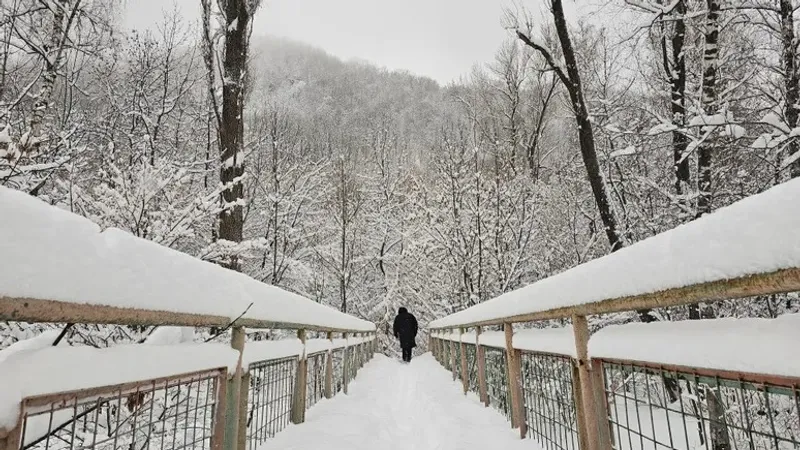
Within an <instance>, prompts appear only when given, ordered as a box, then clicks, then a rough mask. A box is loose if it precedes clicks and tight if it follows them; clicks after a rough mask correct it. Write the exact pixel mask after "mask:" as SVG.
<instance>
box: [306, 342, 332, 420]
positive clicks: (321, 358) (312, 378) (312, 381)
mask: <svg viewBox="0 0 800 450" xmlns="http://www.w3.org/2000/svg"><path fill="white" fill-rule="evenodd" d="M327 359H328V352H322V353H316V354H313V355H309V356H308V362H307V369H306V370H307V372H308V375H307V377H308V378H307V381H306V409H307V408H310V407H312V406H314V405H316V404H317V402H318V401H320V399H322V398H323V397H324V396H325V365H326V361H327Z"/></svg>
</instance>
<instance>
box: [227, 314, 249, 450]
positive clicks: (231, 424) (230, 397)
mask: <svg viewBox="0 0 800 450" xmlns="http://www.w3.org/2000/svg"><path fill="white" fill-rule="evenodd" d="M244 338H245V333H244V327H241V326H235V327H233V330H231V348H233V349H235V350H238V351H239V361H238V362H237V363H236V372H235V373H234V374H233V376H231V377H230V378H229V379H228V383H227V387H226V389H225V440H224V442H225V444H224V448H225V450H236V449H237V446H238V445H239V438H238V434H239V412H240V407H239V402H240V397H241V394H242V372H243V368H242V356H243V354H244ZM246 401H247V399H246V398H245V402H246Z"/></svg>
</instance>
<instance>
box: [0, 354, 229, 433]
mask: <svg viewBox="0 0 800 450" xmlns="http://www.w3.org/2000/svg"><path fill="white" fill-rule="evenodd" d="M238 359H239V352H238V351H236V350H234V349H232V348H230V347H229V346H227V345H225V344H214V343H208V344H180V345H135V344H129V345H119V346H115V347H110V348H102V349H96V348H93V347H88V346H84V347H69V346H66V347H62V346H58V347H44V348H38V349H35V350H24V351H19V352H14V353H13V354H11V355H10V356H8V358H6V359H5V361H4V362H3V363H2V368H0V429H3V428H4V429H6V430H7V429H10V428H12V427H13V426H14V425H15V424H16V423H17V420H18V419H19V415H20V403H21V402H22V400H23V399H24V398H27V397H32V396H40V395H47V394H54V393H59V392H74V391H78V390H84V389H89V388H96V387H100V386H110V385H117V384H123V383H130V382H138V381H141V380H148V379H155V378H162V377H172V376H176V375H178V374H188V373H193V372H200V371H207V370H212V369H223V368H224V369H226V370H227V371H228V372H229V373H233V372H234V371H235V370H236V367H237V361H238ZM55 374H57V375H55Z"/></svg>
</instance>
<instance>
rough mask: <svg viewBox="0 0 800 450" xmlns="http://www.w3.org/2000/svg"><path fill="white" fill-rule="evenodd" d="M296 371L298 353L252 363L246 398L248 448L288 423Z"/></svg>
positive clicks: (253, 446) (257, 444)
mask: <svg viewBox="0 0 800 450" xmlns="http://www.w3.org/2000/svg"><path fill="white" fill-rule="evenodd" d="M296 372H297V358H296V357H291V358H284V359H277V360H273V361H261V362H258V363H254V364H250V390H249V398H248V401H247V443H248V448H249V449H255V448H257V447H258V446H259V445H260V444H261V443H262V442H264V441H265V440H266V439H268V438H271V437H273V436H275V434H276V433H278V432H279V431H281V430H282V429H284V428H285V427H286V426H287V425H288V424H289V421H290V419H291V411H292V394H293V392H294V386H295V378H296Z"/></svg>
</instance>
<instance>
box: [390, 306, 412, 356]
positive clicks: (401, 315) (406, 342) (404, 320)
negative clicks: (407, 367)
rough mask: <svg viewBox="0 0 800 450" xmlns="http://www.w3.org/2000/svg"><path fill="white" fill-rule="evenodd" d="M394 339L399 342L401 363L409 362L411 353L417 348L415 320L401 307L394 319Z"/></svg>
mask: <svg viewBox="0 0 800 450" xmlns="http://www.w3.org/2000/svg"><path fill="white" fill-rule="evenodd" d="M394 337H395V338H397V339H398V340H400V348H401V349H403V362H411V351H412V350H413V348H414V347H416V346H417V342H416V337H417V318H416V317H414V315H413V314H411V313H410V312H408V310H407V309H405V308H402V307H401V308H400V310H399V311H398V313H397V317H395V318H394Z"/></svg>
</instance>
